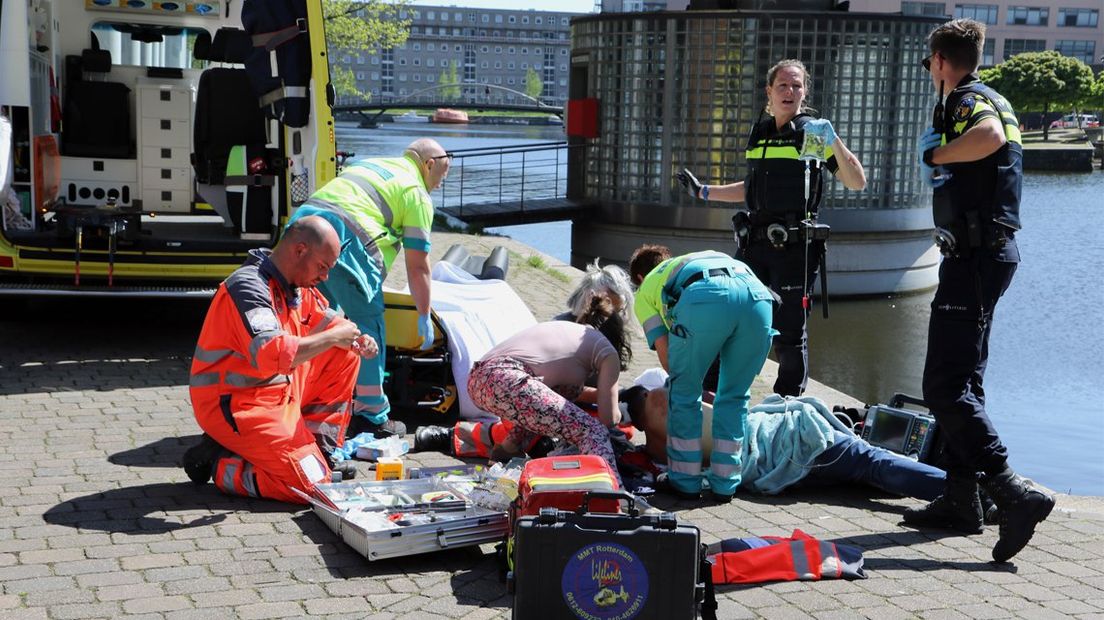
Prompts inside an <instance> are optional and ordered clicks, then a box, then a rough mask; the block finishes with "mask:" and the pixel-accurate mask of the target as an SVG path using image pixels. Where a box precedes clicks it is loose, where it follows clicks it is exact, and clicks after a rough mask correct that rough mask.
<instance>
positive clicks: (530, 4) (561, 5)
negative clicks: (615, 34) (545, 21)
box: [413, 0, 594, 13]
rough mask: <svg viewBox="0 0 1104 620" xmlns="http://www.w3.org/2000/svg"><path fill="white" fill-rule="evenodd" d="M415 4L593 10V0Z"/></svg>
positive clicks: (426, 1)
mask: <svg viewBox="0 0 1104 620" xmlns="http://www.w3.org/2000/svg"><path fill="white" fill-rule="evenodd" d="M413 4H415V5H429V6H469V7H476V8H482V9H521V8H524V9H533V10H536V11H566V12H569V13H590V12H592V11H593V10H594V0H526V1H525V2H518V1H517V0H513V1H510V0H452V1H451V2H450V1H449V0H436V1H435V0H414V1H413Z"/></svg>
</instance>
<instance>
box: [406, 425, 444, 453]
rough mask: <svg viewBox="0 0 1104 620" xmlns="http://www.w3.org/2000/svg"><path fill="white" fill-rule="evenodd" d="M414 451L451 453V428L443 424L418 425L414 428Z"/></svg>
mask: <svg viewBox="0 0 1104 620" xmlns="http://www.w3.org/2000/svg"><path fill="white" fill-rule="evenodd" d="M414 452H444V453H445V454H452V429H451V428H445V427H444V426H419V427H418V428H416V429H414Z"/></svg>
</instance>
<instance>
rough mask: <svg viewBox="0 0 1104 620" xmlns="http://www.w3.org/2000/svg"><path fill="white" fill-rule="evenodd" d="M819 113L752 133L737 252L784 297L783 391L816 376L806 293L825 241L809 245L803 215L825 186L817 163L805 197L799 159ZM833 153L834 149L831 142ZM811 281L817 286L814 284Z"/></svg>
mask: <svg viewBox="0 0 1104 620" xmlns="http://www.w3.org/2000/svg"><path fill="white" fill-rule="evenodd" d="M811 120H813V117H812V116H809V115H807V114H798V115H797V116H795V117H794V118H793V120H791V121H790V122H788V123H786V124H785V125H783V126H782V128H781V129H779V128H778V126H777V124H776V123H775V120H774V118H767V119H765V120H763V121H761V122H759V123H756V125H755V127H754V128H752V131H751V136H750V137H749V138H748V144H747V152H746V159H747V163H748V175H747V177H746V178H745V180H744V191H745V193H746V197H747V205H748V209H749V210H750V213H749V217H750V228H749V229H748V231H747V235H746V236H744V237H743V238H742V239H741V241H740V249H739V251H738V252H737V253H736V258H738V259H740V260H741V261H743V262H744V263H746V264H747V265H748V266H749V267H751V269H752V271H753V272H754V273H755V276H756V277H758V278H759V280H760V281H762V282H763V283H765V284H766V285H767V286H769V287H770V288H771V289H772V290H773V291H774V292H775V293H777V294H778V295H779V297H781V298H782V303H781V305H776V306H775V309H774V329H776V330H778V332H779V333H778V335H777V336H775V337H774V354H775V357H776V358H777V359H778V379H777V380H776V381H775V383H774V391H775V392H776V393H778V394H781V395H783V396H799V395H801V393H802V392H804V391H805V385H806V384H807V383H808V381H809V349H808V335H807V330H806V320H807V319H808V316H809V312H808V310H806V309H805V308H804V307H803V306H802V298H803V297H804V296H805V295H806V294H810V295H811V294H812V287H813V285H814V283H815V282H816V278H817V272H818V268H817V267H818V263H819V261H818V258H819V256H820V253H821V252H822V251H823V250H824V247H823V241H814V242H813V243H812V245H811V246H810V247H809V248H808V249H807V250H806V247H805V241H804V236H803V234H802V233H801V232H800V226H799V224H800V222H801V221H802V220H803V219H805V218H806V216H807V215H808V214H815V213H816V212H817V209H819V208H820V202H821V198H822V196H823V193H824V179H823V174H822V167H821V166H816V165H814V166H813V168H812V173H811V177H810V183H809V200H808V202H806V200H805V162H804V161H802V160H799V159H798V155H799V153H800V152H801V147H802V143H803V142H804V140H805V132H804V130H803V129H802V127H804V125H805V123H807V122H809V121H811ZM829 153H831V149H830V148H829ZM822 166H826V167H827V168H828V169H829V170H830V171H832V173H833V174H834V173H835V172H836V170H838V169H839V165H838V164H837V162H836V157H835V155H831V156H830V157H829V158H828V161H827V162H826V163H825V164H822ZM771 224H779V225H781V226H783V227H785V228H786V229H787V232H788V238H787V239H786V241H785V242H784V243H782V244H775V243H772V241H771V240H770V238H769V237H768V228H769V227H770V225H771ZM806 282H807V283H808V287H809V289H808V290H806V289H805V286H806Z"/></svg>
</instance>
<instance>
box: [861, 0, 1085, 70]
mask: <svg viewBox="0 0 1104 620" xmlns="http://www.w3.org/2000/svg"><path fill="white" fill-rule="evenodd" d="M1101 8H1104V5H1102V3H1101V1H1100V0H971V1H970V2H954V1H948V2H933V1H927V0H851V10H852V11H868V12H876V13H896V12H901V13H904V14H906V15H932V16H939V15H949V16H954V17H969V18H971V19H976V20H977V21H979V22H982V23H983V24H986V26H987V27H986V32H987V35H986V41H985V49H984V50H983V54H982V56H983V59H982V64H983V65H986V66H988V65H994V64H998V63H1001V62H1004V61H1005V60H1008V59H1009V58H1011V57H1012V56H1015V55H1016V54H1019V53H1022V52H1041V51H1043V50H1057V51H1059V52H1061V53H1062V54H1064V55H1066V56H1071V57H1073V58H1077V59H1079V60H1081V61H1082V62H1084V63H1086V64H1090V65H1099V64H1101V56H1104V28H1102V27H1101V22H1100V12H1101Z"/></svg>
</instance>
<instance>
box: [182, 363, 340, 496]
mask: <svg viewBox="0 0 1104 620" xmlns="http://www.w3.org/2000/svg"><path fill="white" fill-rule="evenodd" d="M360 359H361V358H360V356H359V355H357V354H356V353H355V352H352V351H347V350H345V349H340V348H337V347H334V348H332V349H330V350H329V351H326V352H325V353H323V354H321V355H318V356H316V357H314V358H312V359H310V360H308V361H306V362H304V363H302V364H300V365H299V366H296V367H295V369H294V370H292V374H291V375H289V377H290V379H291V382H290V384H288V385H284V386H262V387H258V388H254V389H253V390H252V391H250V390H239V391H235V392H233V393H231V394H222V395H221V396H219V397H218V402H212V403H199V402H194V403H193V405H194V407H195V411H196V421H197V422H198V423H199V426H200V428H202V429H203V431H204V432H205V433H207V434H208V435H210V436H211V438H212V439H214V440H215V441H217V442H218V443H219V445H221V446H222V447H223V448H225V449H226V450H229V451H230V452H231V453H232V454H226V453H223V455H222V456H220V457H219V458H218V459H217V460H216V462H215V464H214V471H213V472H212V473H213V478H214V483H215V486H216V487H218V488H219V490H221V491H222V492H224V493H228V494H230V495H242V496H246V497H263V498H267V499H275V500H280V501H285V502H293V503H297V504H302V503H305V502H304V501H303V499H302V498H301V497H299V496H298V495H297V494H295V493H294V492H293V491H291V487H294V488H296V489H299V490H300V491H303V492H306V493H309V492H310V489H311V487H312V486H313V485H315V484H318V483H321V482H329V480H330V468H329V465H328V463H327V461H326V457H325V455H324V454H323V451H322V449H321V448H328V447H331V446H340V445H342V444H343V443H344V441H345V430H346V429H347V428H348V426H349V417H350V412H349V404H350V403H349V399H350V395H351V394H352V389H353V383H354V381H355V380H356V375H357V367H358V365H359V364H360Z"/></svg>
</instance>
